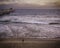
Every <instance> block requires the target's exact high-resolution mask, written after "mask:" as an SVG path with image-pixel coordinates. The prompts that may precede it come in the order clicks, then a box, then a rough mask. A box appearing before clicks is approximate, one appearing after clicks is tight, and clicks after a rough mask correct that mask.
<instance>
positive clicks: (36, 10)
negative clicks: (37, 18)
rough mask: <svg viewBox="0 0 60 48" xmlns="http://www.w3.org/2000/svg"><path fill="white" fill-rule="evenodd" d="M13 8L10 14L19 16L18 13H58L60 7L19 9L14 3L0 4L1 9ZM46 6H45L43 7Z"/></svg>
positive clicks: (59, 12)
mask: <svg viewBox="0 0 60 48" xmlns="http://www.w3.org/2000/svg"><path fill="white" fill-rule="evenodd" d="M9 8H14V9H15V12H13V13H11V14H10V16H19V15H60V9H57V8H54V7H51V8H50V9H49V8H47V9H42V8H40V9H21V8H19V7H17V6H15V5H14V4H12V5H11V4H9V5H0V10H1V9H9ZM45 8H46V7H45ZM53 8H54V9H53Z"/></svg>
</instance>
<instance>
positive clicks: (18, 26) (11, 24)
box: [0, 6, 60, 38]
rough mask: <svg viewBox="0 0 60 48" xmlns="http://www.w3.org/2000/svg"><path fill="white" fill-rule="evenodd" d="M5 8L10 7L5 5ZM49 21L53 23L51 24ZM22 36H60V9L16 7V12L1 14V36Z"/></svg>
mask: <svg viewBox="0 0 60 48" xmlns="http://www.w3.org/2000/svg"><path fill="white" fill-rule="evenodd" d="M4 7H5V8H4ZM3 8H4V9H7V8H10V7H6V6H3ZM0 9H2V7H0ZM49 23H52V24H51V25H50V24H49ZM53 23H55V24H53ZM21 37H22V38H58V37H60V9H57V8H55V9H53V8H51V9H19V8H15V11H14V12H11V13H10V14H7V15H4V16H0V38H21Z"/></svg>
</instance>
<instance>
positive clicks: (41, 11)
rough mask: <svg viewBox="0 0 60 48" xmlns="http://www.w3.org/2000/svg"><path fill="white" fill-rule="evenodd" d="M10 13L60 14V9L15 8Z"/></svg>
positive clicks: (15, 14) (16, 14)
mask: <svg viewBox="0 0 60 48" xmlns="http://www.w3.org/2000/svg"><path fill="white" fill-rule="evenodd" d="M10 15H11V16H19V15H60V9H15V12H13V13H11V14H10Z"/></svg>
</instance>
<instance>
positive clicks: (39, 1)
mask: <svg viewBox="0 0 60 48" xmlns="http://www.w3.org/2000/svg"><path fill="white" fill-rule="evenodd" d="M55 2H60V0H0V4H19V5H21V6H23V5H26V6H30V5H35V6H43V5H54V4H53V3H55Z"/></svg>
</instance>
